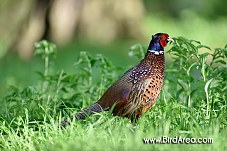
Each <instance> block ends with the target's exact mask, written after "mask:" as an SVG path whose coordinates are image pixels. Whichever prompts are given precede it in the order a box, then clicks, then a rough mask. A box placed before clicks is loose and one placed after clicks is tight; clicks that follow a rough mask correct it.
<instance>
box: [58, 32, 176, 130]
mask: <svg viewBox="0 0 227 151" xmlns="http://www.w3.org/2000/svg"><path fill="white" fill-rule="evenodd" d="M170 40H172V39H170V38H169V35H168V34H164V33H158V34H156V35H154V36H152V40H151V42H150V45H149V47H148V50H147V53H146V55H145V57H144V59H143V60H142V61H141V62H140V63H139V64H138V65H136V66H135V67H133V68H131V69H129V70H128V71H127V72H125V73H124V75H123V76H122V77H121V78H120V79H119V80H117V81H116V82H115V83H114V84H113V85H112V86H111V87H110V88H108V89H107V90H106V92H105V93H104V94H103V96H102V97H101V98H100V99H99V100H98V101H97V102H96V103H95V104H93V105H92V106H90V107H87V108H85V109H83V110H82V111H81V112H79V113H76V115H75V116H74V117H72V118H75V119H84V118H86V116H88V115H91V114H93V113H95V112H101V111H103V110H104V111H107V110H109V109H111V108H112V107H113V106H114V109H113V114H114V115H117V116H122V117H128V118H130V119H137V118H139V117H140V116H141V115H142V114H143V113H145V112H147V111H148V110H149V109H150V108H151V107H152V105H153V104H154V103H155V101H156V100H157V98H158V97H159V94H160V91H161V88H162V85H163V80H164V69H165V58H164V49H163V48H164V47H165V46H166V45H167V43H168V42H169V41H170ZM69 123H70V121H69V120H68V119H66V120H65V121H63V123H62V125H63V126H66V125H68V124H69Z"/></svg>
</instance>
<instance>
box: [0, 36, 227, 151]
mask: <svg viewBox="0 0 227 151" xmlns="http://www.w3.org/2000/svg"><path fill="white" fill-rule="evenodd" d="M175 41H176V42H175V43H173V45H172V47H171V49H170V50H169V51H168V52H166V54H167V53H168V55H169V56H170V57H172V58H173V61H172V62H171V63H169V64H167V67H166V70H165V74H166V75H165V81H164V86H163V89H162V92H161V96H160V98H159V100H158V101H157V102H156V104H155V105H154V106H153V107H152V109H151V110H149V111H148V112H147V113H146V114H145V115H144V116H143V117H142V118H141V119H140V120H139V122H138V123H137V124H136V125H134V126H133V125H132V124H131V123H130V120H129V119H127V118H121V117H113V116H112V114H111V112H104V113H99V114H95V115H94V116H92V117H89V118H87V119H86V120H83V121H77V122H73V124H71V125H70V126H68V127H67V128H66V129H60V128H59V124H60V122H61V121H62V119H63V117H67V116H68V115H70V114H72V113H73V112H75V111H79V110H80V109H81V108H83V107H85V106H87V105H90V104H92V103H93V102H95V101H96V100H97V99H98V98H100V96H101V95H102V94H103V92H104V91H105V90H106V89H107V88H108V86H110V85H111V84H112V83H113V82H114V81H115V80H116V79H117V78H119V77H120V75H121V74H122V73H123V70H122V69H121V68H117V67H116V66H115V65H113V64H112V63H111V62H110V61H109V60H107V59H106V58H105V57H103V56H102V55H100V54H98V55H95V54H94V55H90V54H89V53H87V52H81V53H80V56H79V58H78V60H77V61H76V62H75V64H74V66H75V70H74V72H72V73H69V72H67V71H63V70H56V69H55V70H53V69H54V68H52V66H53V64H50V62H53V61H54V60H53V59H52V57H53V55H54V52H55V49H54V45H51V44H49V43H46V42H45V41H42V42H40V43H39V45H36V53H37V54H38V55H40V56H42V60H43V62H44V65H46V66H45V67H44V68H43V69H44V70H43V71H40V72H39V76H40V77H39V79H40V80H38V82H37V83H35V84H34V85H33V86H29V87H22V88H18V87H15V86H14V87H11V88H10V89H9V90H8V93H7V94H5V96H4V97H3V98H2V102H1V103H2V107H1V110H0V113H1V114H0V115H1V120H0V130H1V131H0V132H1V133H0V147H1V149H2V150H223V151H224V150H226V149H227V145H226V143H225V142H226V141H227V137H226V136H227V128H226V126H227V112H226V111H227V95H226V89H227V85H226V83H227V81H226V77H227V75H226V73H227V72H226V65H227V62H226V60H227V50H226V47H225V48H218V49H215V50H213V49H212V50H209V48H208V47H206V46H204V45H202V44H200V42H197V41H190V40H187V39H185V38H183V37H178V38H175ZM45 48H47V49H46V50H47V51H45ZM204 49H207V50H206V52H207V53H203V52H201V50H204ZM144 51H145V49H144V46H141V45H135V46H133V47H131V50H130V53H129V54H130V55H132V56H135V57H137V58H138V60H139V59H141V57H142V54H143V53H144ZM40 60H41V59H40ZM51 69H52V70H51ZM162 136H168V137H175V136H178V137H180V136H181V137H182V138H186V137H187V138H200V137H202V138H213V143H212V144H144V142H143V138H160V137H162Z"/></svg>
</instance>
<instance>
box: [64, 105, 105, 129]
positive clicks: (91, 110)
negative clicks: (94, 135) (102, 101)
mask: <svg viewBox="0 0 227 151" xmlns="http://www.w3.org/2000/svg"><path fill="white" fill-rule="evenodd" d="M102 111H103V109H102V107H101V106H100V105H99V104H98V103H95V104H93V105H91V106H88V107H86V108H84V109H83V110H81V111H80V112H78V113H76V114H75V115H74V116H72V117H71V118H70V119H68V118H65V120H64V121H62V123H61V127H66V126H67V125H70V123H71V121H73V120H74V119H75V120H82V119H85V118H86V117H88V116H90V115H92V114H95V113H99V112H102Z"/></svg>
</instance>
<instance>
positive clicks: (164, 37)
mask: <svg viewBox="0 0 227 151" xmlns="http://www.w3.org/2000/svg"><path fill="white" fill-rule="evenodd" d="M168 38H169V35H168V34H162V35H161V36H160V44H161V46H162V47H163V48H164V47H165V46H166V45H167V42H168V41H167V39H168Z"/></svg>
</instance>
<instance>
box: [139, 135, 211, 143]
mask: <svg viewBox="0 0 227 151" xmlns="http://www.w3.org/2000/svg"><path fill="white" fill-rule="evenodd" d="M143 142H144V144H212V143H213V138H185V137H181V136H175V137H168V136H162V137H161V138H144V139H143Z"/></svg>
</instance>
